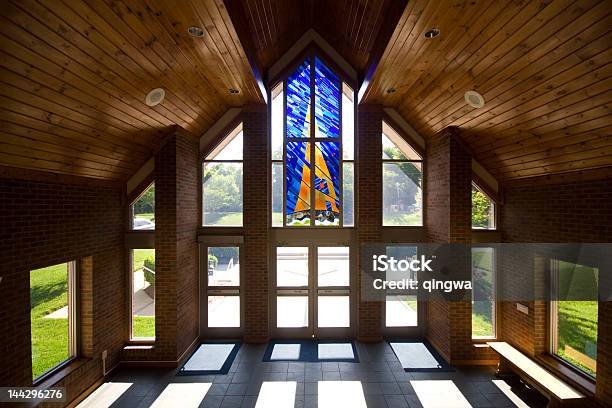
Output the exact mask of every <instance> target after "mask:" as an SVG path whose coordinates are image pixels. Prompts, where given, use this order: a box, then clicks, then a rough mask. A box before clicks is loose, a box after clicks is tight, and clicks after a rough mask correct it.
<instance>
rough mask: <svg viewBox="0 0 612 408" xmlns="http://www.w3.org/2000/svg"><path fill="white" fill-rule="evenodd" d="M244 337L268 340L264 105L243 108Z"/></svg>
mask: <svg viewBox="0 0 612 408" xmlns="http://www.w3.org/2000/svg"><path fill="white" fill-rule="evenodd" d="M243 120H244V122H243V132H244V169H243V170H244V176H243V183H244V187H243V197H244V202H243V205H244V251H245V254H244V255H245V258H244V259H247V260H248V262H246V263H245V265H244V266H243V268H244V274H243V276H245V277H246V278H245V282H243V285H242V289H243V290H244V297H243V299H244V302H245V305H244V307H243V309H244V317H245V322H244V338H245V340H246V341H250V342H265V341H267V340H268V339H269V336H270V332H269V323H268V322H269V307H268V306H269V305H268V303H269V302H268V299H269V297H268V253H269V247H268V225H270V221H269V220H268V212H269V211H268V199H269V194H268V191H269V190H268V184H269V179H270V177H269V175H268V166H269V164H268V125H267V109H266V106H265V105H252V106H248V107H246V108H245V109H244V113H243Z"/></svg>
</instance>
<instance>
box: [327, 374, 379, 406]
mask: <svg viewBox="0 0 612 408" xmlns="http://www.w3.org/2000/svg"><path fill="white" fill-rule="evenodd" d="M318 387H319V388H318V393H319V398H318V408H338V407H352V408H367V404H366V401H365V396H364V394H363V387H362V386H361V381H319V383H318Z"/></svg>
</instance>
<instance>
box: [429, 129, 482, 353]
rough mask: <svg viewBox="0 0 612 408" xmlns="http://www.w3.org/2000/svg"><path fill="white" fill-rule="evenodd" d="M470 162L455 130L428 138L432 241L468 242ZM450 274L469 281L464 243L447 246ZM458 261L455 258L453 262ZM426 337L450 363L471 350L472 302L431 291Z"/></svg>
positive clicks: (430, 237)
mask: <svg viewBox="0 0 612 408" xmlns="http://www.w3.org/2000/svg"><path fill="white" fill-rule="evenodd" d="M471 166H472V161H471V156H470V154H469V152H468V151H467V150H466V149H465V148H464V146H463V144H462V143H461V141H460V139H459V136H458V135H457V133H456V130H455V129H454V128H449V129H445V130H444V131H442V132H440V133H438V134H436V135H434V136H433V137H431V138H430V139H429V140H428V141H427V158H426V179H425V188H426V203H427V206H426V208H427V211H426V217H425V226H426V230H427V236H428V238H429V240H430V241H431V242H437V243H443V244H446V243H457V244H469V243H470V242H471V185H472V169H471ZM452 256H453V260H454V262H453V265H452V270H451V271H450V273H451V274H452V278H453V279H456V280H467V279H470V277H471V273H470V264H471V254H470V253H469V250H468V247H467V246H466V247H453V248H452ZM457 260H459V262H457ZM427 317H428V322H427V323H428V324H427V338H428V339H429V341H430V342H431V343H432V344H433V345H434V346H435V347H436V348H437V349H438V351H440V353H441V354H443V355H444V356H445V357H446V358H447V359H449V360H450V361H451V362H452V361H453V360H458V359H467V358H469V354H470V352H471V349H472V347H471V303H470V302H468V301H454V300H450V299H448V298H445V297H443V296H441V295H440V294H437V293H433V294H432V295H431V298H430V300H429V302H428V313H427Z"/></svg>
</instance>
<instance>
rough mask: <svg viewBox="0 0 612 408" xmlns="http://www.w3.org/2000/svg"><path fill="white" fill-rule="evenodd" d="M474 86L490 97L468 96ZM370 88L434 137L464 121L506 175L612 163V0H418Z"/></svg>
mask: <svg viewBox="0 0 612 408" xmlns="http://www.w3.org/2000/svg"><path fill="white" fill-rule="evenodd" d="M432 27H436V28H439V29H440V31H441V34H440V35H439V36H438V37H437V38H434V39H426V38H425V37H424V35H423V34H424V33H425V32H426V31H428V30H429V29H431V28H432ZM471 89H473V90H476V91H478V92H479V93H480V94H481V95H483V96H484V99H485V102H486V103H485V106H484V107H483V108H479V109H474V108H472V107H470V106H468V105H467V104H466V102H465V100H464V93H465V92H466V91H467V90H471ZM393 91H394V92H393ZM365 99H366V101H368V102H371V103H382V104H384V105H387V106H392V107H395V108H396V109H397V110H398V111H399V112H400V114H401V115H402V116H403V117H404V118H406V120H407V121H408V122H409V123H411V124H412V125H413V126H414V127H415V128H416V129H417V130H418V131H419V132H420V133H421V134H422V135H423V136H424V137H426V138H427V137H428V136H431V135H432V134H434V133H436V132H438V131H440V130H442V129H444V128H445V127H447V126H456V127H458V128H459V129H460V133H461V135H462V137H463V138H464V140H465V141H466V142H467V143H468V145H469V146H470V148H471V150H472V151H473V154H474V156H475V157H476V158H477V159H478V160H479V161H480V162H481V164H482V165H483V166H484V167H485V168H487V169H488V170H489V171H490V172H491V173H493V175H494V176H496V177H497V178H498V179H499V180H500V181H502V182H503V181H509V180H515V179H520V178H528V177H533V176H539V175H545V174H555V173H565V172H575V171H582V170H586V169H602V168H605V167H608V169H609V168H610V167H609V166H612V115H611V109H610V103H611V102H612V2H610V1H605V0H604V1H598V0H578V1H575V0H566V1H564V0H554V1H552V0H543V1H510V0H469V1H462V0H439V1H420V0H413V1H410V2H409V3H408V5H407V7H406V9H405V10H404V13H403V15H402V17H401V18H400V21H399V23H398V24H397V27H396V29H395V31H394V33H393V36H392V38H391V40H390V41H389V44H388V45H387V47H386V49H385V52H384V55H383V58H382V60H381V62H380V64H379V66H378V69H377V71H376V73H375V76H374V79H373V81H372V83H371V86H370V88H369V89H368V92H367V96H366V98H365ZM602 173H603V171H602ZM607 173H609V172H607Z"/></svg>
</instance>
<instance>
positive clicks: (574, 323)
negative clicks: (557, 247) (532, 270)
mask: <svg viewBox="0 0 612 408" xmlns="http://www.w3.org/2000/svg"><path fill="white" fill-rule="evenodd" d="M552 262H553V268H554V269H556V270H557V271H558V281H557V286H558V291H559V292H558V293H557V297H558V299H559V300H558V301H557V302H556V303H557V313H556V316H555V317H556V322H555V323H556V324H553V325H552V327H553V328H554V327H555V326H556V333H553V339H554V344H553V352H554V353H555V354H556V355H558V356H559V357H561V358H562V359H564V360H565V361H567V362H569V363H571V364H573V365H574V366H576V367H578V368H580V369H581V370H583V371H584V372H586V373H588V374H590V375H592V376H595V375H596V372H597V367H596V362H597V321H598V302H597V301H596V300H594V299H597V297H598V284H599V270H598V269H597V268H592V267H588V266H584V265H578V264H574V263H570V262H563V261H552ZM565 299H567V300H565ZM574 299H593V300H574Z"/></svg>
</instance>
